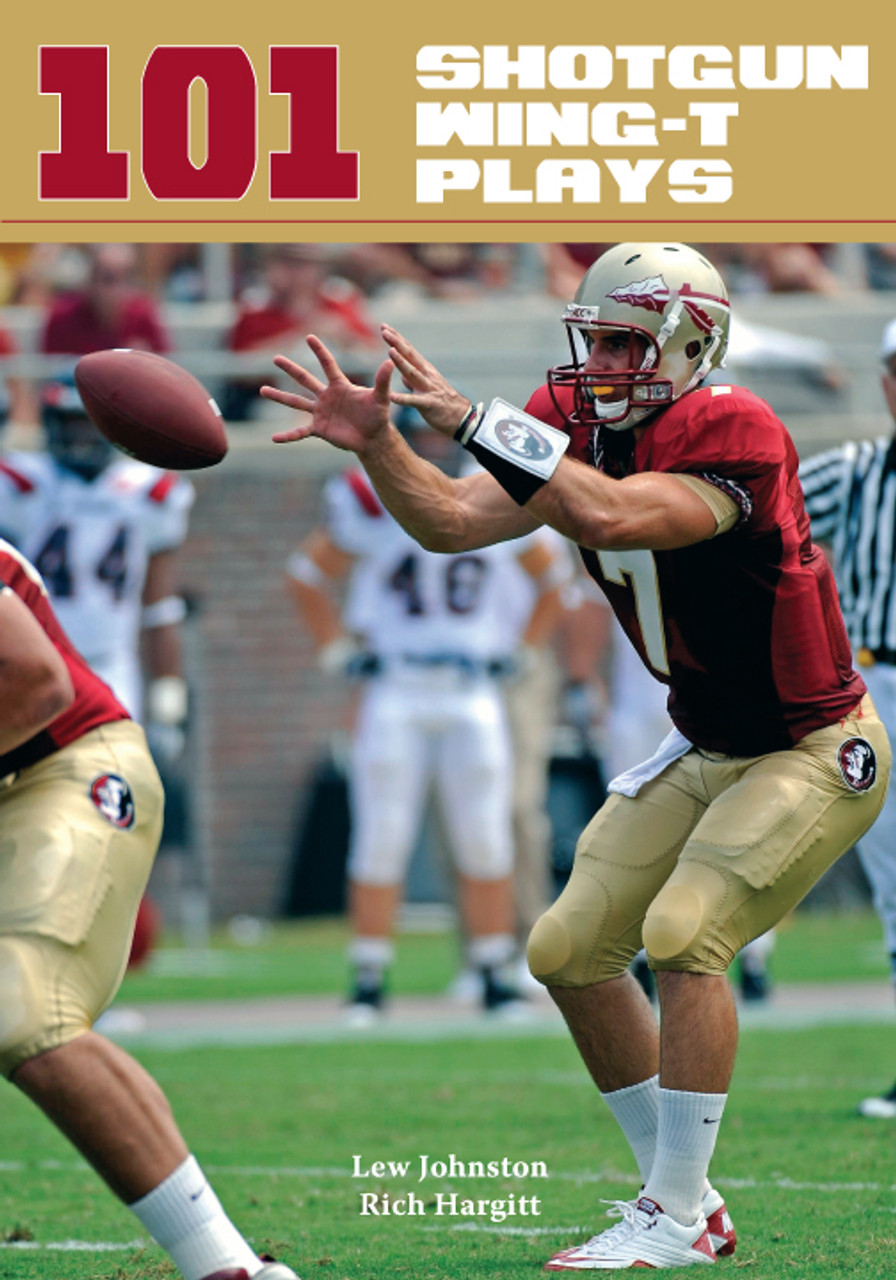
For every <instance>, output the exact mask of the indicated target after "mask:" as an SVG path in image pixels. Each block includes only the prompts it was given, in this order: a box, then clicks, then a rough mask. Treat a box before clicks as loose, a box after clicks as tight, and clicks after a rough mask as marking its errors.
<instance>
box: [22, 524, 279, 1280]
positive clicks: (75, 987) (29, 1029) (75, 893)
mask: <svg viewBox="0 0 896 1280" xmlns="http://www.w3.org/2000/svg"><path fill="white" fill-rule="evenodd" d="M162 803H163V797H162V787H161V784H160V782H159V778H158V774H157V773H156V770H155V768H154V767H153V763H152V759H151V757H150V754H149V752H148V750H147V747H146V740H145V737H144V734H143V731H142V730H141V729H140V728H139V727H138V726H137V725H136V724H135V723H134V722H133V721H132V720H131V719H130V717H129V716H128V713H127V711H126V710H125V708H124V706H123V705H122V704H121V703H120V702H119V701H118V699H117V698H116V697H115V696H114V694H113V693H112V691H111V689H110V688H109V687H108V685H106V684H104V683H103V681H102V680H100V679H99V678H98V677H97V676H96V675H94V674H93V672H92V671H91V670H90V669H89V667H88V666H87V665H86V664H85V663H84V661H83V660H82V659H81V657H80V656H79V655H78V654H77V653H76V651H75V650H74V648H73V647H72V645H71V644H70V642H69V641H68V639H67V637H66V636H65V633H64V632H63V631H62V629H61V627H60V626H59V623H58V621H57V620H56V617H55V615H54V614H53V611H52V609H51V607H50V604H49V602H48V597H47V589H46V586H45V585H44V583H43V580H42V579H41V576H40V574H39V573H38V572H37V570H36V569H35V568H34V566H33V565H32V564H30V563H29V561H28V560H26V559H25V557H24V556H23V555H22V554H21V553H20V552H19V551H17V550H16V549H15V548H13V547H12V546H11V545H10V544H9V543H7V542H4V541H2V540H0V831H2V833H3V845H4V850H5V856H4V858H3V861H2V865H0V965H2V969H3V975H4V978H3V983H2V984H0V1068H2V1070H3V1073H4V1074H5V1075H6V1076H8V1078H9V1079H10V1080H11V1081H12V1082H13V1083H14V1084H15V1085H17V1086H18V1088H19V1089H21V1091H22V1092H23V1093H24V1094H26V1095H27V1096H28V1097H29V1098H31V1099H32V1101H34V1102H35V1103H36V1104H37V1105H38V1106H39V1107H40V1108H41V1109H42V1110H43V1111H44V1112H45V1114H46V1115H47V1116H48V1118H49V1119H50V1120H51V1121H52V1122H53V1123H54V1124H55V1125H56V1126H57V1127H58V1128H59V1129H60V1130H61V1131H62V1133H63V1134H65V1136H66V1137H67V1138H68V1139H69V1140H70V1141H71V1142H72V1143H73V1144H74V1145H75V1146H76V1147H77V1148H78V1150H79V1151H80V1152H81V1154H82V1155H83V1156H84V1158H85V1159H86V1160H88V1161H89V1162H90V1163H91V1164H92V1165H93V1167H94V1168H95V1169H96V1171H97V1172H98V1173H99V1174H100V1176H101V1177H102V1178H104V1179H105V1181H106V1182H107V1183H108V1185H109V1187H110V1188H111V1189H112V1191H113V1192H114V1193H115V1194H116V1195H117V1196H118V1197H119V1198H120V1199H121V1200H122V1201H123V1202H124V1203H125V1204H126V1205H128V1206H129V1208H130V1209H131V1210H132V1212H133V1213H134V1214H135V1215H136V1217H137V1218H138V1219H139V1221H140V1222H141V1223H142V1224H143V1226H144V1227H145V1228H146V1230H147V1231H148V1232H149V1233H150V1234H151V1235H152V1237H153V1239H155V1240H156V1241H157V1242H158V1244H160V1245H161V1246H162V1248H164V1249H165V1250H166V1251H167V1252H168V1254H169V1255H170V1257H171V1258H172V1260H173V1261H174V1263H175V1265H176V1266H177V1267H178V1268H179V1269H180V1272H181V1274H182V1275H183V1276H184V1277H185V1280H250V1277H261V1278H263V1280H295V1273H294V1272H293V1271H291V1270H290V1269H289V1267H286V1266H284V1265H283V1264H281V1263H274V1262H273V1261H270V1262H265V1261H264V1260H263V1259H261V1258H259V1257H258V1255H257V1254H256V1253H255V1252H254V1250H253V1249H251V1248H250V1246H249V1245H248V1244H247V1243H246V1241H245V1239H244V1238H243V1237H242V1235H241V1234H240V1233H239V1232H238V1231H237V1229H236V1227H235V1226H234V1225H233V1223H232V1222H231V1221H230V1219H229V1218H228V1217H227V1215H226V1214H225V1213H224V1210H223V1209H222V1207H221V1204H220V1202H219V1200H218V1198H217V1196H216V1195H215V1193H214V1191H213V1190H212V1188H211V1187H210V1186H209V1184H208V1182H207V1181H206V1179H205V1176H204V1175H203V1173H202V1170H201V1169H200V1167H199V1165H198V1164H197V1162H196V1160H195V1159H194V1157H193V1156H192V1155H191V1154H190V1153H189V1151H188V1150H187V1147H186V1145H185V1143H184V1140H183V1138H182V1136H181V1134H180V1132H179V1130H178V1128H177V1126H176V1124H175V1121H174V1118H173V1116H172V1114H171V1109H170V1107H169V1105H168V1102H167V1100H166V1098H165V1097H164V1095H163V1093H162V1091H161V1089H160V1088H159V1086H158V1085H157V1084H156V1083H155V1081H154V1080H152V1078H151V1077H150V1076H148V1075H147V1073H146V1072H145V1071H144V1070H143V1068H142V1067H141V1066H139V1064H138V1063H137V1062H135V1061H134V1060H133V1059H132V1058H131V1057H129V1055H128V1054H126V1053H125V1052H124V1051H123V1050H122V1049H120V1048H118V1047H117V1046H116V1045H114V1044H112V1043H111V1042H110V1041H108V1040H106V1039H105V1038H104V1037H103V1036H101V1035H99V1034H98V1033H97V1032H96V1031H94V1030H92V1029H91V1028H92V1024H93V1022H94V1020H95V1019H96V1018H97V1016H98V1015H99V1014H100V1013H101V1012H102V1010H103V1009H104V1008H105V1007H106V1006H107V1005H108V1004H109V1002H110V1001H111V1000H112V998H113V996H114V994H115V991H116V989H117V987H118V984H119V981H120V979H121V974H122V972H123V970H124V966H125V961H126V958H127V955H128V950H129V947H130V941H131V933H132V931H133V926H134V919H135V916H136V912H137V907H138V904H139V901H140V897H141V894H142V892H143V888H144V885H145V883H146V879H147V877H148V875H149V870H150V866H151V864H152V860H153V857H154V855H155V852H156V847H157V845H158V841H159V834H160V831H161V827H162Z"/></svg>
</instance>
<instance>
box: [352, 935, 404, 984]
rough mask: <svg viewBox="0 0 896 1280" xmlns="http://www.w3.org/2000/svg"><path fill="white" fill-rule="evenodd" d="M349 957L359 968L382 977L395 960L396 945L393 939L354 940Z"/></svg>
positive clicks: (359, 938)
mask: <svg viewBox="0 0 896 1280" xmlns="http://www.w3.org/2000/svg"><path fill="white" fill-rule="evenodd" d="M348 957H349V960H350V961H351V962H352V964H353V965H355V966H356V967H357V968H359V969H369V970H370V971H371V972H376V973H379V974H380V976H382V974H383V973H384V972H385V970H386V969H388V968H389V966H390V965H391V964H392V962H393V960H394V959H395V943H394V942H393V941H392V939H391V938H364V937H358V938H352V940H351V942H350V943H349V947H348Z"/></svg>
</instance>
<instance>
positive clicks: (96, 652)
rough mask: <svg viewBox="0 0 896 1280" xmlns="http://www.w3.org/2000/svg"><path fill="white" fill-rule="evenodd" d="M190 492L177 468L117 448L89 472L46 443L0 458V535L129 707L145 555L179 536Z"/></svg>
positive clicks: (134, 687) (135, 703) (134, 686)
mask: <svg viewBox="0 0 896 1280" xmlns="http://www.w3.org/2000/svg"><path fill="white" fill-rule="evenodd" d="M192 501H193V487H192V485H191V484H190V483H189V481H187V480H185V479H184V478H183V477H181V476H176V475H174V474H173V473H172V472H165V471H160V470H158V468H156V467H148V466H146V465H145V464H144V463H142V462H133V461H131V460H130V459H126V458H116V459H115V460H114V461H113V462H112V463H110V465H109V466H108V467H106V468H105V469H104V470H103V471H101V472H100V474H99V475H98V476H97V477H96V479H94V480H91V481H87V480H83V479H81V478H80V477H79V476H77V475H75V474H73V473H72V472H71V471H67V470H66V469H65V468H63V467H60V466H59V465H58V464H57V463H56V462H55V461H54V460H53V458H52V457H51V456H50V455H49V454H47V453H9V454H6V455H4V456H3V457H2V458H0V535H2V536H3V537H5V538H7V539H9V541H10V542H12V543H13V544H14V545H15V546H17V547H18V548H19V550H20V551H22V552H23V554H24V555H25V556H27V558H28V559H29V560H30V561H31V562H32V564H33V565H34V566H35V568H36V569H37V571H38V572H39V573H40V575H41V577H42V578H43V580H44V582H45V583H46V586H47V590H48V591H49V593H50V599H51V600H52V602H53V608H54V610H55V612H56V615H57V617H58V618H59V622H60V623H61V625H62V628H63V630H64V631H65V633H66V635H67V636H68V637H69V639H70V640H71V642H72V644H73V645H74V646H75V648H76V649H77V650H78V652H79V653H81V654H83V656H84V657H85V658H86V660H87V662H88V663H89V664H90V666H91V667H92V668H93V669H94V670H95V671H97V672H98V673H99V675H100V676H102V678H103V679H104V680H106V681H108V683H109V684H111V685H112V686H113V688H114V689H115V691H116V693H117V694H118V696H119V697H120V698H122V699H123V701H124V702H125V703H126V704H127V706H128V708H129V709H130V711H131V712H132V713H135V714H136V713H137V712H138V710H139V703H140V666H139V656H138V645H139V635H140V628H141V615H142V609H143V586H144V581H145V579H146V570H147V564H148V561H149V558H150V556H152V555H155V554H156V553H157V552H159V551H167V550H171V549H173V548H175V547H178V546H179V545H180V544H181V542H182V541H183V539H184V537H185V536H186V530H187V517H188V514H189V509H190V505H191V503H192Z"/></svg>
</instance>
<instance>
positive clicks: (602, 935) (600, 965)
mask: <svg viewBox="0 0 896 1280" xmlns="http://www.w3.org/2000/svg"><path fill="white" fill-rule="evenodd" d="M590 888H591V898H590V901H589V902H588V903H587V904H583V903H581V902H577V900H576V899H577V895H576V893H575V892H573V893H572V894H570V895H569V896H567V894H566V891H565V890H564V893H563V894H561V896H560V897H559V898H558V900H557V901H556V902H555V903H554V905H553V906H552V907H551V908H550V909H549V910H548V911H546V912H545V914H544V915H543V916H541V918H540V919H538V920H536V922H535V926H534V928H533V929H532V932H531V934H530V935H529V943H528V947H527V950H526V954H527V959H528V962H529V969H530V971H531V973H532V976H533V978H537V979H538V981H539V982H543V983H544V984H545V985H546V986H556V987H589V986H591V985H592V983H595V982H607V981H608V980H609V979H610V978H618V977H619V976H620V974H623V973H625V970H626V969H627V968H628V965H629V963H630V961H631V959H632V957H633V956H634V954H635V952H636V951H638V950H639V949H640V946H641V939H640V934H639V933H638V929H637V926H634V927H632V928H631V929H627V930H625V931H624V933H623V934H622V935H621V936H617V935H616V934H615V932H613V931H612V930H608V929H607V928H606V911H605V910H604V909H602V908H601V902H600V900H601V899H602V898H603V894H602V893H599V890H600V889H601V886H599V885H596V884H595V883H594V882H592V883H591V886H590Z"/></svg>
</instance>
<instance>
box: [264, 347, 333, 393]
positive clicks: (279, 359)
mask: <svg viewBox="0 0 896 1280" xmlns="http://www.w3.org/2000/svg"><path fill="white" fill-rule="evenodd" d="M274 364H275V365H276V366H277V368H278V369H282V370H283V372H284V373H285V374H288V375H289V377H290V378H292V380H293V382H297V383H298V384H299V386H300V387H304V388H305V390H306V391H312V392H313V393H314V394H315V395H316V396H319V395H320V393H321V392H322V391H325V390H326V384H325V383H323V382H321V380H320V378H317V377H315V375H314V374H313V373H311V372H309V370H308V369H304V368H303V367H302V366H301V365H300V364H296V362H295V360H290V358H289V356H274ZM268 390H271V388H268ZM271 399H276V397H273V396H272V397H271Z"/></svg>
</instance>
